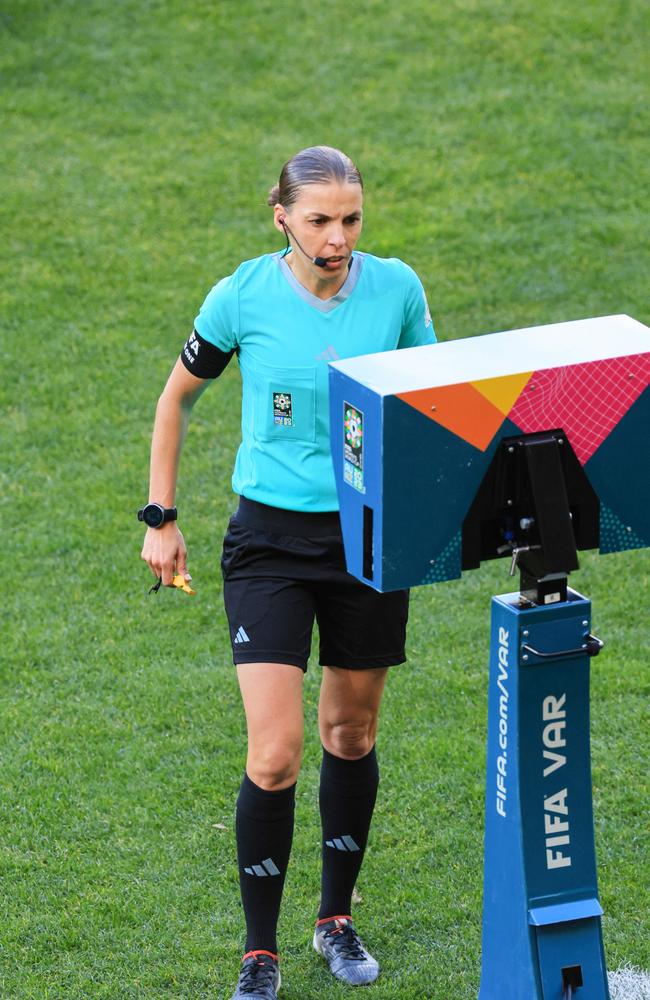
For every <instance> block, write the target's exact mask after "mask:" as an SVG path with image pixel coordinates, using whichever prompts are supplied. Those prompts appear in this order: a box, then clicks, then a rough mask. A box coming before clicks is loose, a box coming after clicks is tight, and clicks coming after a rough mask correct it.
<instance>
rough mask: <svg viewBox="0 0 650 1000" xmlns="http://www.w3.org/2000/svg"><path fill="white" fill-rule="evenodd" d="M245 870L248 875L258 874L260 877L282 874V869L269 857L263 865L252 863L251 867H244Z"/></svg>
mask: <svg viewBox="0 0 650 1000" xmlns="http://www.w3.org/2000/svg"><path fill="white" fill-rule="evenodd" d="M244 871H245V872H246V874H247V875H257V876H258V878H266V876H267V875H279V874H280V869H279V868H278V866H277V865H276V863H275V862H274V861H273V859H272V858H267V859H266V861H263V862H262V864H261V865H251V867H250V868H244Z"/></svg>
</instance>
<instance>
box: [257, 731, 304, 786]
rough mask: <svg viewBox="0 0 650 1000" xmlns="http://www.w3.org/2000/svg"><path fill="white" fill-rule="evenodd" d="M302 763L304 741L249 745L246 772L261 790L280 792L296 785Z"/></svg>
mask: <svg viewBox="0 0 650 1000" xmlns="http://www.w3.org/2000/svg"><path fill="white" fill-rule="evenodd" d="M301 761H302V739H300V740H297V739H295V740H289V741H284V742H282V743H264V744H261V745H253V746H250V745H249V748H248V759H247V762H246V772H247V774H248V777H249V778H250V779H251V781H253V782H255V784H256V785H258V786H259V787H260V788H264V789H266V791H271V792H273V791H279V790H280V789H282V788H288V787H289V786H290V785H295V783H296V781H297V780H298V774H299V773H300V764H301Z"/></svg>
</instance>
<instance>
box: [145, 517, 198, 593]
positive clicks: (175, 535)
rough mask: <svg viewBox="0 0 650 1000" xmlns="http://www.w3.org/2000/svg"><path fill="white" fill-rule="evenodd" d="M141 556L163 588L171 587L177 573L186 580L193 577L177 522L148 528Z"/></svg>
mask: <svg viewBox="0 0 650 1000" xmlns="http://www.w3.org/2000/svg"><path fill="white" fill-rule="evenodd" d="M140 556H141V558H142V559H144V561H145V562H146V564H147V566H148V567H149V569H150V570H151V572H152V573H153V575H154V576H155V577H156V579H157V580H159V579H160V578H161V577H162V582H163V586H165V587H170V586H171V584H172V580H173V579H174V576H175V575H176V574H177V573H180V574H181V575H182V576H183V577H185V579H186V580H191V579H192V577H191V576H190V574H189V573H188V571H187V548H186V547H185V539H184V538H183V535H182V534H181V530H180V528H179V527H178V524H177V522H176V521H168V522H167V524H163V526H162V528H147V534H146V535H145V536H144V545H143V546H142V552H141V553H140Z"/></svg>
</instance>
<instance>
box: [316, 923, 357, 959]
mask: <svg viewBox="0 0 650 1000" xmlns="http://www.w3.org/2000/svg"><path fill="white" fill-rule="evenodd" d="M325 937H326V938H336V939H337V940H336V951H337V952H338V954H339V955H340V956H341V958H346V959H353V960H355V961H365V958H366V955H365V952H364V950H363V945H362V944H361V940H360V938H359V935H358V934H357V932H356V931H355V929H354V927H353V926H352V924H350V923H347V922H346V923H339V922H338V921H337V923H336V926H335V927H332V929H331V930H329V931H326V933H325Z"/></svg>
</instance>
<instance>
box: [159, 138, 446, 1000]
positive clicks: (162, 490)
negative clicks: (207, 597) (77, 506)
mask: <svg viewBox="0 0 650 1000" xmlns="http://www.w3.org/2000/svg"><path fill="white" fill-rule="evenodd" d="M362 202H363V185H362V180H361V175H360V173H359V171H358V169H357V168H356V166H355V165H354V164H353V163H352V161H351V160H350V159H349V157H348V156H346V155H345V154H344V153H342V152H341V151H340V150H337V149H332V148H331V147H328V146H314V147H310V148H309V149H304V150H302V151H301V152H299V153H297V154H296V155H295V156H294V157H292V159H290V160H289V161H288V162H287V163H285V165H284V167H283V168H282V172H281V175H280V182H279V184H278V185H277V186H276V187H274V188H273V190H272V191H271V193H270V196H269V205H271V206H272V208H273V222H274V225H275V228H276V229H277V230H278V231H279V232H280V233H281V234H282V235H283V236H284V237H286V249H285V250H284V251H282V252H277V253H272V254H264V255H263V256H261V257H257V258H256V259H254V260H249V261H246V262H245V263H243V264H241V265H240V267H238V268H237V270H236V271H235V272H234V274H232V275H230V276H229V277H227V278H223V279H222V280H221V281H220V282H219V283H218V284H217V285H215V286H214V288H213V289H212V290H211V291H210V293H209V294H208V296H207V298H206V299H205V302H204V303H203V305H202V307H201V310H200V312H199V315H198V316H197V317H196V320H195V324H194V331H193V333H192V335H191V336H190V338H189V339H188V341H187V343H186V344H185V346H184V348H183V350H182V352H181V356H180V358H179V360H178V362H177V363H176V366H175V367H174V369H173V371H172V373H171V375H170V377H169V380H168V382H167V385H166V386H165V389H164V391H163V393H162V395H161V397H160V400H159V402H158V406H157V410H156V420H155V426H154V432H153V441H152V453H151V482H150V492H149V503H148V504H147V505H146V507H145V508H143V511H142V512H141V513H140V517H141V519H142V520H144V521H145V523H146V524H147V525H148V528H147V534H146V537H145V541H144V547H143V549H142V558H143V559H144V560H145V562H147V564H148V565H149V567H150V569H151V570H152V572H153V573H154V575H155V576H157V577H161V578H162V582H163V584H164V585H169V584H170V583H171V581H172V578H173V576H174V575H175V574H176V573H179V574H183V575H185V576H186V577H187V578H188V579H189V574H188V573H187V552H186V548H185V542H184V540H183V536H182V534H181V532H180V529H179V527H178V523H177V521H176V509H175V507H174V502H175V488H176V477H177V470H178V464H179V459H180V454H181V448H182V443H183V438H184V435H185V431H186V428H187V423H188V419H189V416H190V411H191V409H192V406H193V404H194V403H195V402H196V400H197V399H198V398H199V396H200V395H201V393H202V392H203V391H204V389H206V388H207V386H208V385H210V384H211V382H212V381H214V380H215V379H216V378H218V376H219V375H220V374H221V373H222V372H223V370H224V369H225V367H226V365H227V364H228V362H229V361H230V359H231V357H232V356H233V354H236V355H237V361H238V363H239V367H240V371H241V376H242V384H243V397H242V442H241V445H240V447H239V451H238V453H237V459H236V463H235V470H234V473H233V480H232V485H233V489H234V492H235V493H236V494H238V495H239V506H238V508H237V511H236V512H235V514H234V515H233V517H232V518H231V520H230V523H229V525H228V530H227V534H226V537H225V540H224V544H223V556H222V563H221V566H222V571H223V577H224V601H225V606H226V613H227V616H228V621H229V625H230V637H231V641H232V650H233V660H234V662H235V664H236V666H237V676H238V680H239V686H240V689H241V696H242V700H243V705H244V711H245V713H246V723H247V729H248V754H247V760H246V772H245V774H244V778H243V781H242V784H241V788H240V791H239V797H238V799H237V815H236V837H237V854H238V860H239V878H240V886H241V896H242V902H243V908H244V914H245V917H246V929H247V937H246V946H245V954H244V958H243V960H242V966H241V971H240V976H239V982H238V985H237V988H236V991H235V993H234V994H233V1000H239V998H244V997H245V998H247V1000H275V998H276V996H277V992H278V989H279V986H280V971H279V965H278V961H279V960H278V945H277V940H276V926H277V921H278V915H279V911H280V902H281V898H282V890H283V886H284V879H285V874H286V871H287V865H288V862H289V854H290V850H291V841H292V834H293V816H294V800H295V790H296V781H297V779H298V774H299V771H300V763H301V756H302V748H303V708H302V685H303V677H304V672H305V670H306V668H307V660H308V657H309V652H310V645H311V632H312V627H313V623H314V618H316V620H317V621H318V626H319V631H320V663H321V665H322V667H323V671H322V682H321V689H320V700H319V708H318V719H319V729H320V738H321V742H322V745H323V760H322V767H321V775H320V795H319V802H320V813H321V819H322V844H321V850H322V885H321V898H320V908H319V911H318V917H317V920H316V927H315V932H314V939H313V943H314V947H315V949H316V950H317V951H318V952H319V953H320V954H321V955H322V956H323V957H324V958H325V960H326V961H327V963H328V965H329V967H330V969H331V971H332V973H333V974H334V976H336V977H337V978H338V979H340V980H343V981H344V982H347V983H350V984H351V985H361V984H365V983H370V982H372V981H373V980H375V979H376V978H377V975H378V974H379V966H378V963H377V962H376V960H375V959H374V958H373V957H372V956H371V955H370V954H369V953H368V951H367V950H366V949H365V947H364V946H363V944H362V943H361V941H360V939H359V937H358V934H357V931H356V929H355V927H354V925H353V922H352V917H351V902H352V890H353V888H354V884H355V881H356V879H357V875H358V873H359V869H360V867H361V862H362V860H363V855H364V851H365V847H366V841H367V839H368V830H369V828H370V821H371V818H372V813H373V808H374V805H375V799H376V796H377V786H378V783H379V771H378V766H377V757H376V754H375V740H376V735H377V720H378V714H379V705H380V702H381V698H382V693H383V690H384V684H385V681H386V674H387V670H388V667H390V666H392V665H394V664H398V663H403V662H404V659H405V656H404V640H405V629H406V621H407V616H408V592H407V591H399V592H395V593H387V594H378V593H376V592H375V591H374V590H372V589H371V588H370V587H367V586H365V585H364V584H362V583H360V582H358V581H357V580H356V579H354V578H353V577H351V576H350V575H348V573H347V572H346V569H345V560H344V554H343V546H342V541H341V531H340V524H339V516H338V512H337V508H338V503H337V495H336V489H335V483H334V473H333V469H332V464H331V458H330V447H329V427H328V424H329V418H328V398H327V396H328V371H327V365H328V361H332V360H336V359H338V358H348V357H354V356H356V355H359V354H367V353H374V352H378V351H390V350H394V349H396V348H403V347H414V346H417V345H421V344H431V343H434V342H435V334H434V332H433V327H432V325H431V317H430V314H429V310H428V307H427V302H426V297H425V294H424V290H423V288H422V285H421V283H420V281H419V279H418V277H417V275H416V274H415V273H414V271H412V270H411V268H410V267H408V266H407V265H406V264H404V263H403V262H402V261H400V260H397V259H394V258H393V259H381V258H378V257H374V256H372V255H371V254H367V253H360V252H359V251H357V250H355V247H356V244H357V241H358V239H359V236H360V234H361V223H362Z"/></svg>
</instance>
